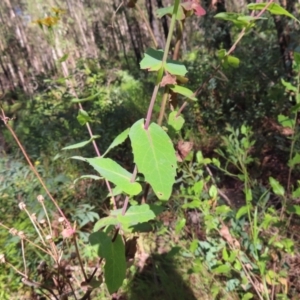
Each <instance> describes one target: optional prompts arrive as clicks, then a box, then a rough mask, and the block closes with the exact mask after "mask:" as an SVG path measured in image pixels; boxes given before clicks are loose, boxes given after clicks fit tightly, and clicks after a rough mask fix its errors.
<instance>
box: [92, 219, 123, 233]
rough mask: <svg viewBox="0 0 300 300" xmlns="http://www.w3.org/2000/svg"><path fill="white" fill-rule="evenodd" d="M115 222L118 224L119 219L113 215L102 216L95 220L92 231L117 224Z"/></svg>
mask: <svg viewBox="0 0 300 300" xmlns="http://www.w3.org/2000/svg"><path fill="white" fill-rule="evenodd" d="M117 224H119V221H118V219H117V218H116V217H115V216H108V217H104V218H101V219H100V220H98V221H97V222H96V224H95V226H94V231H98V230H100V229H101V228H103V227H106V226H109V225H117Z"/></svg>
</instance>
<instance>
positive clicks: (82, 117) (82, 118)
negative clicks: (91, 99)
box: [77, 109, 92, 125]
mask: <svg viewBox="0 0 300 300" xmlns="http://www.w3.org/2000/svg"><path fill="white" fill-rule="evenodd" d="M77 120H78V122H79V124H80V125H85V124H86V123H88V122H91V121H92V119H91V118H90V116H89V114H88V113H87V112H86V111H85V110H83V109H79V111H78V116H77Z"/></svg>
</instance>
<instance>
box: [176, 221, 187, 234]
mask: <svg viewBox="0 0 300 300" xmlns="http://www.w3.org/2000/svg"><path fill="white" fill-rule="evenodd" d="M185 223H186V220H185V218H182V219H181V220H178V221H177V222H176V225H175V232H176V234H179V233H180V231H181V230H182V229H183V228H184V226H185Z"/></svg>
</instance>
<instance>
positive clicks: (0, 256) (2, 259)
mask: <svg viewBox="0 0 300 300" xmlns="http://www.w3.org/2000/svg"><path fill="white" fill-rule="evenodd" d="M0 264H5V255H4V254H2V253H1V254H0Z"/></svg>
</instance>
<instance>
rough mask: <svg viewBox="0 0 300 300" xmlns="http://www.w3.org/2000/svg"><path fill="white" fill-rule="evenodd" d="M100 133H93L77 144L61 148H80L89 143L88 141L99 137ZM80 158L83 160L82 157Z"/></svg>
mask: <svg viewBox="0 0 300 300" xmlns="http://www.w3.org/2000/svg"><path fill="white" fill-rule="evenodd" d="M99 137H100V135H93V136H92V137H91V138H90V139H89V140H88V141H83V142H80V143H77V144H73V145H70V146H67V147H64V148H62V150H71V149H78V148H82V147H84V146H86V145H87V144H89V143H90V142H92V141H93V140H95V139H97V138H99ZM82 160H85V159H84V158H83V159H82Z"/></svg>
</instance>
